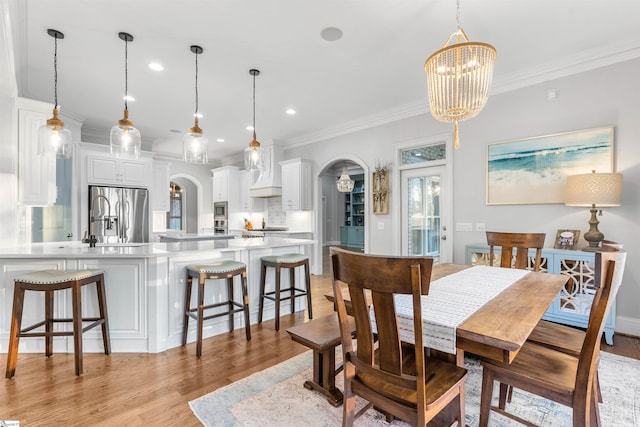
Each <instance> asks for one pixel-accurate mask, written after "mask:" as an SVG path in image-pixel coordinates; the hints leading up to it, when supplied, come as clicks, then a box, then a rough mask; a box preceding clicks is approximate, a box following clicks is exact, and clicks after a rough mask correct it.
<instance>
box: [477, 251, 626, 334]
mask: <svg viewBox="0 0 640 427" xmlns="http://www.w3.org/2000/svg"><path fill="white" fill-rule="evenodd" d="M494 252H495V254H494V258H495V259H494V265H497V264H499V263H500V257H499V254H500V248H496V250H495V251H494ZM534 259H535V250H531V251H530V252H529V265H533V262H534ZM594 260H595V254H594V253H593V252H583V251H568V250H564V249H552V248H544V249H542V262H541V266H540V271H546V272H549V273H556V274H563V275H566V276H569V277H571V280H570V281H569V282H568V283H567V285H566V286H565V287H564V288H563V289H562V291H560V294H559V295H558V297H557V298H556V299H555V300H554V301H553V303H552V304H551V307H549V309H548V310H547V312H546V313H545V315H544V316H543V319H545V320H550V321H552V322H556V323H562V324H565V325H572V326H577V327H580V328H586V327H587V324H588V322H589V312H590V310H591V301H592V300H593V297H594V295H595V292H596V289H595V286H594V274H595V262H594ZM466 262H467V264H473V265H489V246H488V245H486V244H474V245H467V246H466ZM523 304H526V301H523ZM615 326H616V303H615V301H614V302H613V305H612V306H611V312H610V313H609V317H608V318H607V321H606V323H605V325H604V336H605V340H606V342H607V344H609V345H613V333H614V329H615Z"/></svg>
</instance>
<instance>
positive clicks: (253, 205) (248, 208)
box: [240, 170, 265, 212]
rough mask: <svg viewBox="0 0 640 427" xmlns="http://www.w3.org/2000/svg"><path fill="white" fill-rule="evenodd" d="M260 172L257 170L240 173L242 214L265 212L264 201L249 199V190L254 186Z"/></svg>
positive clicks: (254, 198) (257, 198)
mask: <svg viewBox="0 0 640 427" xmlns="http://www.w3.org/2000/svg"><path fill="white" fill-rule="evenodd" d="M259 175H260V172H259V171H257V170H252V171H245V170H243V171H240V210H241V211H242V212H263V211H265V199H263V198H259V197H250V196H249V193H250V192H249V188H251V186H252V185H253V184H255V182H256V180H257V179H258V176H259Z"/></svg>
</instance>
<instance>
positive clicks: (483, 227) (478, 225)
mask: <svg viewBox="0 0 640 427" xmlns="http://www.w3.org/2000/svg"><path fill="white" fill-rule="evenodd" d="M476 231H481V232H483V233H484V232H485V231H487V224H485V223H484V222H476Z"/></svg>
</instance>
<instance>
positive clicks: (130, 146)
mask: <svg viewBox="0 0 640 427" xmlns="http://www.w3.org/2000/svg"><path fill="white" fill-rule="evenodd" d="M118 37H120V38H121V39H122V40H124V116H123V117H122V119H120V120H118V124H117V125H115V126H114V127H112V128H111V154H115V155H116V156H120V155H131V156H133V157H135V158H138V157H140V146H141V145H142V144H141V138H140V131H139V130H138V129H136V128H135V127H134V126H133V122H132V121H131V120H129V109H128V108H127V107H128V104H127V102H128V100H129V93H128V89H129V88H128V77H129V76H128V72H129V67H128V65H129V64H128V60H129V51H128V45H129V42H132V41H133V36H132V35H131V34H129V33H118Z"/></svg>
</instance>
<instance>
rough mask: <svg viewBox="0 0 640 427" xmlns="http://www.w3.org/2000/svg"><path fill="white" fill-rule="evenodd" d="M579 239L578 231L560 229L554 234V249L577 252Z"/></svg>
mask: <svg viewBox="0 0 640 427" xmlns="http://www.w3.org/2000/svg"><path fill="white" fill-rule="evenodd" d="M579 239H580V230H567V229H560V230H558V232H557V233H556V240H555V242H554V244H553V247H554V249H567V250H570V251H576V250H578V240H579Z"/></svg>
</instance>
